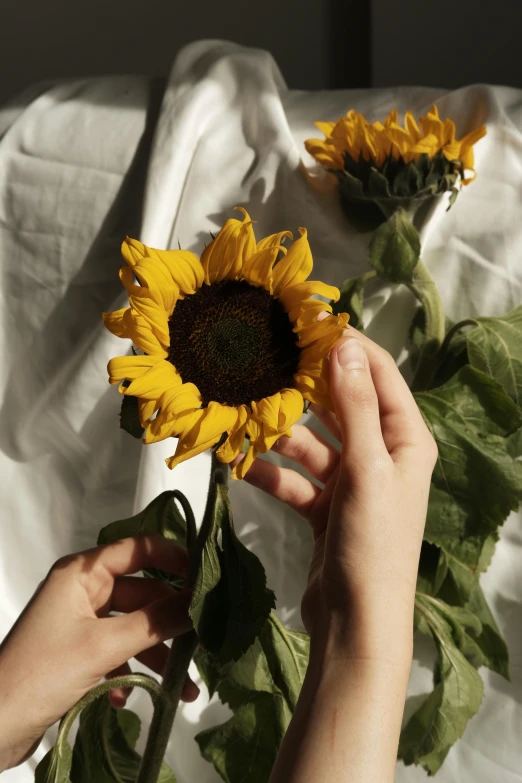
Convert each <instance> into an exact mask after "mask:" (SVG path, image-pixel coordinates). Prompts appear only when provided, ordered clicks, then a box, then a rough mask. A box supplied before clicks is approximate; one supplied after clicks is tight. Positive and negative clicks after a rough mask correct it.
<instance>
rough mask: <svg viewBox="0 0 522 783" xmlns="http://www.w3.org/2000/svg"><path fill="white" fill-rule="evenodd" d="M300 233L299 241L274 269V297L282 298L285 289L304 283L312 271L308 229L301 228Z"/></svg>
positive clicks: (292, 245) (294, 243)
mask: <svg viewBox="0 0 522 783" xmlns="http://www.w3.org/2000/svg"><path fill="white" fill-rule="evenodd" d="M299 233H300V234H301V236H300V237H299V239H296V240H295V242H292V244H291V245H290V248H289V249H288V253H287V254H286V256H285V257H284V258H283V259H281V261H279V263H278V264H276V266H275V267H274V271H273V295H274V296H280V294H281V293H282V291H284V290H285V288H288V287H290V286H294V285H298V284H299V283H304V281H305V280H306V279H307V277H308V275H309V274H310V272H311V271H312V267H313V259H312V253H311V251H310V245H309V244H308V237H307V231H306V228H299Z"/></svg>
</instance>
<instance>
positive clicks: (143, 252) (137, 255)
mask: <svg viewBox="0 0 522 783" xmlns="http://www.w3.org/2000/svg"><path fill="white" fill-rule="evenodd" d="M121 254H122V256H123V258H124V259H125V261H126V262H127V263H128V265H129V266H131V267H132V266H134V264H136V263H137V262H138V261H140V260H141V259H142V258H144V257H145V256H148V255H149V248H148V247H147V246H146V245H144V244H143V242H140V241H139V240H138V239H131V237H126V238H125V240H124V241H123V243H122V246H121Z"/></svg>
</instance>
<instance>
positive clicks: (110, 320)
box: [102, 307, 129, 337]
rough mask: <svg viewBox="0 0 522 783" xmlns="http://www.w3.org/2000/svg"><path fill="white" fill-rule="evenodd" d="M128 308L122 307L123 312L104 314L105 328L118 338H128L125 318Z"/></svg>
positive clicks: (116, 311) (115, 311)
mask: <svg viewBox="0 0 522 783" xmlns="http://www.w3.org/2000/svg"><path fill="white" fill-rule="evenodd" d="M128 309H129V308H128V307H122V308H121V310H114V311H113V312H112V313H102V318H103V323H104V324H105V327H106V328H107V329H108V330H109V332H112V333H113V334H114V335H116V337H128V336H129V335H128V334H127V332H126V329H125V324H124V320H123V316H124V315H125V313H126V312H127V310H128Z"/></svg>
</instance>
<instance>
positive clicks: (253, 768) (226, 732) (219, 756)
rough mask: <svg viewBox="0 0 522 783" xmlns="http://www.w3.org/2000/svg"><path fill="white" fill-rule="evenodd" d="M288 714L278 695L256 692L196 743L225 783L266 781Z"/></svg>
mask: <svg viewBox="0 0 522 783" xmlns="http://www.w3.org/2000/svg"><path fill="white" fill-rule="evenodd" d="M290 717H291V715H290V713H289V710H288V707H287V706H286V704H285V701H284V699H283V697H282V696H280V695H279V696H273V695H270V694H268V693H262V692H261V693H257V694H255V695H254V696H252V697H251V699H250V701H249V702H248V703H246V704H243V705H242V706H240V707H239V708H238V710H237V711H236V713H235V714H234V715H233V717H232V718H230V720H228V721H227V722H226V723H223V724H222V725H221V726H217V727H216V728H212V729H208V730H207V731H202V732H200V733H199V734H197V735H196V742H197V743H198V745H199V747H200V750H201V754H202V756H203V758H205V759H206V760H207V761H210V762H211V763H212V764H214V767H215V768H216V771H217V772H218V773H219V775H221V777H222V778H223V780H224V781H226V783H246V781H248V783H267V781H268V779H269V777H270V773H271V771H272V767H273V765H274V762H275V759H276V755H277V751H278V748H279V745H280V744H281V741H282V739H283V736H284V733H285V731H286V728H287V726H288V723H289V722H290Z"/></svg>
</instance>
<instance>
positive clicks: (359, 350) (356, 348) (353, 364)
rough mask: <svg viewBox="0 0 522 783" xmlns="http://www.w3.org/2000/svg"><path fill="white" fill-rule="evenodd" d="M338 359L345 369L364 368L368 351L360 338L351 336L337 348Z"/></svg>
mask: <svg viewBox="0 0 522 783" xmlns="http://www.w3.org/2000/svg"><path fill="white" fill-rule="evenodd" d="M337 361H338V362H339V365H340V366H341V367H342V368H343V370H362V369H363V368H364V367H365V364H366V353H365V351H364V348H363V346H362V343H361V342H360V340H357V338H355V337H351V338H350V339H348V340H343V342H342V343H341V344H340V345H339V347H338V348H337Z"/></svg>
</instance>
